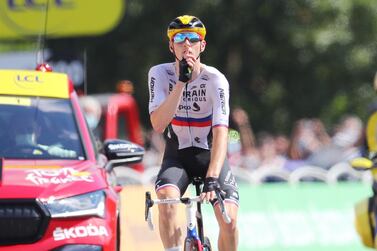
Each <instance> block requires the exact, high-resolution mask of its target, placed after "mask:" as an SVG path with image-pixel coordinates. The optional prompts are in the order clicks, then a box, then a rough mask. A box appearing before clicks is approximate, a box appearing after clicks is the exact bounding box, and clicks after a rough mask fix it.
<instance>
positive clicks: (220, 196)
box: [215, 189, 232, 224]
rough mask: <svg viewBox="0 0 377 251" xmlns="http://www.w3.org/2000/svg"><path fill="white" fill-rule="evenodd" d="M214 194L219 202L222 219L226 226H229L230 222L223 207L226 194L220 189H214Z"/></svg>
mask: <svg viewBox="0 0 377 251" xmlns="http://www.w3.org/2000/svg"><path fill="white" fill-rule="evenodd" d="M215 193H216V197H217V200H218V201H219V204H220V210H221V214H222V216H223V219H224V221H225V222H226V223H227V224H229V223H231V221H232V220H231V219H230V217H229V215H228V213H227V211H226V209H225V205H224V197H225V194H226V193H225V192H224V191H222V190H220V189H216V190H215Z"/></svg>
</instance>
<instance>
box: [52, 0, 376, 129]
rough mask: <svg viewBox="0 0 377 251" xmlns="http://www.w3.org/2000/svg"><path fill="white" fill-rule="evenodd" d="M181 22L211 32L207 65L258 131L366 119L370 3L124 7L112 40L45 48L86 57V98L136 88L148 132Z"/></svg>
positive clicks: (335, 0)
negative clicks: (159, 76)
mask: <svg viewBox="0 0 377 251" xmlns="http://www.w3.org/2000/svg"><path fill="white" fill-rule="evenodd" d="M182 14H192V15H196V16H198V17H200V19H202V21H203V22H204V23H205V24H206V27H207V30H208V35H207V39H206V40H207V49H206V51H205V52H204V54H203V56H202V61H204V62H205V63H206V64H208V65H213V66H215V67H217V68H218V69H219V70H220V71H222V72H223V73H224V74H225V75H226V76H227V78H228V80H229V82H230V85H231V106H232V107H234V106H242V107H243V108H244V109H246V110H247V112H248V114H249V116H250V120H251V123H252V125H253V127H254V129H255V130H256V131H260V130H268V131H275V132H285V133H287V132H289V130H290V128H291V126H292V123H293V122H294V121H295V120H296V119H298V118H301V117H319V118H321V119H322V120H323V121H324V122H325V123H326V124H327V125H329V124H332V123H335V121H337V120H338V119H339V118H340V117H341V116H343V115H344V114H346V113H355V114H358V115H359V116H361V117H362V118H365V115H366V107H367V105H368V104H369V103H370V102H371V101H372V100H373V99H374V95H375V94H374V91H373V88H372V82H373V76H374V73H375V71H376V66H375V62H376V55H377V51H376V42H375V41H376V38H377V3H376V2H375V1H373V0H354V1H347V0H321V1H310V0H286V1H272V0H270V1H265V0H253V1H249V0H192V1H171V0H164V1H155V0H128V1H126V13H125V16H124V18H123V20H122V22H121V23H120V25H119V26H118V27H117V28H116V29H114V30H113V31H112V32H110V33H108V34H106V35H104V36H100V37H90V38H74V39H64V40H50V41H48V44H49V45H50V46H51V47H55V48H59V46H63V45H67V44H68V45H69V46H72V47H77V48H80V49H85V50H86V51H87V55H88V72H87V74H88V83H89V88H88V90H89V92H92V93H95V92H107V91H113V90H114V85H115V83H116V82H117V81H118V80H120V79H130V80H132V81H133V82H134V83H135V87H136V88H135V89H136V93H135V96H136V98H137V101H138V103H139V105H140V111H141V117H142V119H143V121H144V124H145V127H149V120H148V111H147V110H148V108H147V107H148V89H147V73H148V70H149V68H150V67H151V66H152V65H155V64H158V63H162V62H168V61H172V60H173V57H172V55H171V53H170V52H169V50H168V44H167V42H168V41H167V37H166V27H167V25H168V23H169V22H170V21H171V20H172V19H173V18H174V17H176V16H178V15H182Z"/></svg>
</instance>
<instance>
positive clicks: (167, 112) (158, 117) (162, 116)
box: [150, 81, 185, 133]
mask: <svg viewBox="0 0 377 251" xmlns="http://www.w3.org/2000/svg"><path fill="white" fill-rule="evenodd" d="M184 86H185V84H184V83H182V82H179V81H178V82H177V84H176V85H175V86H174V87H173V91H172V92H171V93H170V94H169V95H168V96H167V98H166V99H165V101H164V102H162V104H161V105H160V106H159V107H158V108H157V109H156V110H154V111H153V112H152V113H151V114H150V118H151V123H152V126H153V129H154V130H155V131H157V132H159V133H162V132H164V130H165V128H166V127H167V126H168V124H169V123H170V122H171V120H172V119H173V117H174V114H175V112H176V111H177V108H178V104H179V102H180V100H181V97H182V92H183V89H184Z"/></svg>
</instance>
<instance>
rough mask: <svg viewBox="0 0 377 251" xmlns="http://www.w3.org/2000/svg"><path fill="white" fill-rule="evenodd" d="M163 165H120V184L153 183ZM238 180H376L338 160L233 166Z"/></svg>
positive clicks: (118, 169)
mask: <svg viewBox="0 0 377 251" xmlns="http://www.w3.org/2000/svg"><path fill="white" fill-rule="evenodd" d="M159 169H160V167H159V166H152V167H146V168H145V171H144V172H142V173H141V172H138V171H135V170H133V169H131V168H117V169H116V170H115V174H116V176H117V180H118V183H119V185H128V184H139V185H151V184H153V183H154V182H155V180H156V177H157V174H158V171H159ZM231 169H232V172H233V174H234V176H235V177H236V180H237V181H238V183H246V184H252V185H259V184H263V183H266V182H287V183H289V184H297V183H301V182H323V183H327V184H336V183H338V182H351V181H352V182H362V183H367V184H372V181H373V178H372V175H371V173H370V172H368V171H356V170H354V169H353V168H352V167H351V166H350V165H349V164H348V163H347V162H341V163H337V164H335V165H334V166H332V167H331V168H330V169H328V170H326V169H323V168H321V167H317V166H302V167H299V168H297V169H296V170H294V171H291V172H289V171H288V170H285V169H282V168H275V167H271V168H260V169H255V170H252V171H250V170H247V169H244V168H241V167H237V166H232V167H231Z"/></svg>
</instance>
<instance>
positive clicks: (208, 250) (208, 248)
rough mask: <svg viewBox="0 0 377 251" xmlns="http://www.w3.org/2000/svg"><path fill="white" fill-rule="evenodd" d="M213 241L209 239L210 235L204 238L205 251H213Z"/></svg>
mask: <svg viewBox="0 0 377 251" xmlns="http://www.w3.org/2000/svg"><path fill="white" fill-rule="evenodd" d="M211 250H212V248H211V242H210V241H209V239H208V237H205V238H204V243H203V251H211Z"/></svg>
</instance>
